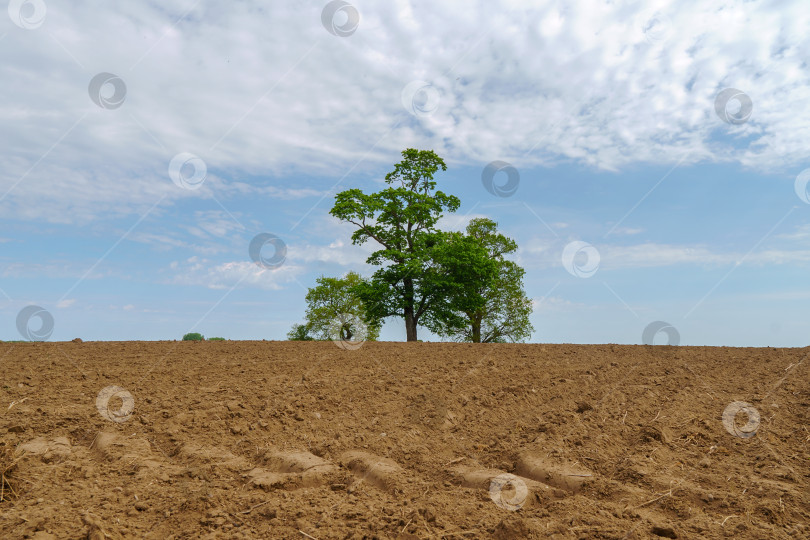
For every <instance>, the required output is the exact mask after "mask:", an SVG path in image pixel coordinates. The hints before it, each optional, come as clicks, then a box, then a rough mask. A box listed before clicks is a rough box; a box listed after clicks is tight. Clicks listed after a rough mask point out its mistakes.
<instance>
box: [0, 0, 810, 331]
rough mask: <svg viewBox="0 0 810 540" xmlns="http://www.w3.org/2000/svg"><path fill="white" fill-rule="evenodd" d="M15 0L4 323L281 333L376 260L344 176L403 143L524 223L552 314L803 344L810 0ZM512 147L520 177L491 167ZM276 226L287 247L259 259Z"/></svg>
mask: <svg viewBox="0 0 810 540" xmlns="http://www.w3.org/2000/svg"><path fill="white" fill-rule="evenodd" d="M324 12H325V13H327V17H326V18H324V17H323V14H324ZM329 14H333V16H332V17H329V16H328V15H329ZM0 19H2V20H0V55H2V62H0V69H1V70H2V71H3V72H2V74H1V75H2V80H3V81H4V82H3V85H2V86H0V93H1V94H0V95H1V97H2V107H0V115H2V116H3V122H2V123H1V124H0V142H2V147H0V148H2V149H0V156H2V163H3V167H2V170H0V320H3V321H5V322H4V323H3V324H2V325H0V339H3V340H10V339H20V336H19V332H18V329H17V326H16V319H17V316H18V314H19V312H20V311H21V310H22V309H23V308H25V307H26V306H29V305H32V304H33V305H38V306H41V307H42V308H44V309H45V310H47V311H48V312H49V313H50V314H51V315H52V317H53V320H54V327H53V333H52V335H51V337H50V339H51V340H66V339H72V338H74V337H81V338H83V339H85V340H126V339H149V340H151V339H177V338H179V337H181V336H182V335H183V334H184V333H186V332H188V331H192V330H193V331H199V332H201V333H203V334H205V335H206V336H223V337H227V338H232V339H283V338H284V336H285V334H286V332H287V331H288V330H289V328H290V326H291V325H292V324H293V323H295V322H298V321H300V320H301V319H302V317H303V313H304V308H305V305H304V294H305V293H306V288H307V287H310V286H312V285H313V284H314V281H315V279H316V278H317V277H318V276H319V275H322V274H324V275H341V274H343V273H345V272H347V271H349V270H357V271H359V272H360V273H361V274H364V275H369V274H370V273H371V272H372V271H373V267H371V266H369V265H367V264H365V259H366V257H367V256H368V254H369V253H370V252H371V251H372V250H373V249H374V246H373V244H371V243H369V244H367V245H364V246H353V245H351V242H350V239H349V237H350V235H351V232H352V227H351V226H350V225H347V224H343V223H340V222H338V221H336V220H335V219H333V218H331V217H330V216H329V215H328V211H329V209H330V208H331V206H332V202H333V197H334V194H335V193H337V192H338V191H340V190H342V189H348V188H350V187H356V188H360V189H363V190H365V191H367V192H370V191H375V190H378V189H380V188H382V187H383V186H384V183H383V182H382V178H383V177H384V175H385V174H386V173H387V172H388V171H390V170H391V168H392V166H393V164H394V163H396V162H397V161H399V159H400V155H399V153H400V151H401V150H402V149H404V148H407V147H415V148H422V149H433V150H435V151H436V152H437V153H439V154H440V155H441V156H442V157H444V158H445V160H446V161H447V163H448V167H449V168H448V171H447V172H446V173H441V174H439V175H438V176H437V182H438V186H439V189H442V190H443V191H445V192H448V193H452V194H455V195H457V196H459V197H460V199H461V201H462V206H461V208H460V210H459V211H458V212H457V213H456V214H455V215H449V216H446V217H445V219H444V220H443V221H442V227H443V228H447V229H461V228H463V227H464V226H465V225H466V223H467V221H468V220H469V219H471V218H472V217H482V216H485V217H489V218H491V219H493V220H495V221H497V222H498V223H499V226H500V229H501V230H502V232H504V233H505V234H507V235H508V236H510V237H512V238H514V239H515V240H517V242H518V245H519V246H520V249H519V252H518V253H517V255H516V260H517V261H518V262H519V263H520V264H521V265H522V266H523V267H524V268H525V269H526V278H525V287H526V292H527V294H528V296H530V297H531V298H532V299H533V301H534V304H535V309H534V313H533V315H532V322H533V324H534V327H535V333H534V334H533V336H532V341H534V342H572V343H605V342H609V343H641V341H642V333H643V331H644V328H645V327H647V325H649V324H650V323H653V322H655V321H665V322H667V323H669V324H670V325H671V326H672V327H674V328H675V329H677V332H678V334H679V336H680V343H681V344H687V345H739V346H743V345H745V346H765V345H770V346H804V345H807V343H808V336H810V317H808V315H810V309H808V307H807V306H808V300H810V288H808V287H807V275H808V267H809V266H810V264H809V263H810V204H808V202H807V201H808V200H809V199H808V195H807V189H806V181H805V180H804V179H805V178H806V176H803V175H802V172H803V171H805V170H806V169H808V168H810V156H808V151H807V144H806V141H807V140H808V136H809V135H810V123H808V110H807V105H806V104H807V103H810V86H808V70H807V65H806V59H807V58H808V55H809V54H810V40H808V38H807V37H806V35H805V31H804V30H805V28H807V26H808V24H810V20H809V19H810V14H808V13H806V10H804V8H803V4H802V3H801V2H793V3H791V2H731V1H728V2H719V3H711V5H709V4H707V3H705V2H704V3H701V2H678V3H674V2H673V3H668V2H657V3H644V2H642V3H621V2H618V3H615V2H614V3H601V2H585V1H568V2H538V3H535V4H533V5H528V4H526V3H524V2H517V1H513V2H450V1H448V2H443V3H441V5H440V6H437V5H434V3H430V2H404V1H401V2H384V3H383V2H380V3H374V2H353V3H347V2H344V3H338V4H335V3H326V2H310V1H300V2H285V1H282V2H274V3H272V5H268V4H267V3H259V2H247V1H246V2H239V3H236V4H235V5H224V4H223V5H217V4H216V3H213V2H206V1H199V2H194V1H167V2H160V3H157V2H139V3H137V4H136V5H117V4H115V5H114V4H110V3H108V2H81V1H80V2H71V3H69V4H66V3H57V2H53V1H48V0H44V1H36V2H30V1H29V2H20V1H12V2H10V3H9V16H8V17H5V18H0ZM325 21H326V22H325ZM329 21H332V23H333V24H334V25H331V24H328V23H329ZM105 73H106V74H109V75H100V74H105ZM99 75H100V76H99ZM93 80H95V81H97V82H96V84H95V85H93V84H92V83H91V81H93ZM105 83H106V84H105ZM115 85H118V86H117V87H116V86H115ZM727 88H733V89H738V92H731V94H736V95H737V98H733V99H730V100H728V102H727V103H725V106H722V104H721V107H720V110H719V112H718V110H717V107H716V102H717V100H718V96H721V97H722V95H725V94H721V93H722V92H723V90H725V89H727ZM746 100H750V104H751V107H750V110H747V109H745V105H746V103H747V101H746ZM741 107H742V109H741ZM735 115H736V116H735ZM721 117H722V118H721ZM737 118H738V119H737ZM178 155H183V156H185V157H182V158H178V159H179V161H178V160H176V161H175V162H176V163H183V162H186V161H188V160H189V159H190V156H196V158H195V160H193V161H191V162H190V163H189V164H187V165H186V166H185V167H184V168H182V169H180V171H181V172H180V176H178V175H177V174H176V172H172V173H170V163H172V160H173V159H174V158H175V157H176V156H178ZM496 160H499V161H503V162H506V163H509V164H511V165H512V166H513V167H514V168H515V169H516V170H517V171H518V173H519V184H518V187H517V190H516V191H515V193H514V194H512V195H510V196H505V197H501V196H498V195H497V194H493V193H490V192H489V191H487V189H485V187H484V184H483V182H482V172H483V171H484V168H485V167H486V166H487V165H488V164H489V163H491V162H493V161H496ZM201 164H202V165H201ZM195 165H196V168H195V167H194V166H195ZM173 171H175V170H174V169H173ZM194 172H197V173H199V174H198V176H197V177H196V178H197V179H198V180H201V183H200V185H195V186H189V182H191V180H190V177H191V175H192V173H194ZM172 174H174V178H173V177H172ZM805 174H810V173H805ZM506 180H507V177H506V173H504V172H500V173H498V174H496V176H495V184H496V187H497V186H502V185H504V184H505V182H506ZM189 187H195V188H196V189H189ZM495 191H496V193H497V190H495ZM260 233H272V234H274V235H276V236H277V237H279V238H280V239H282V241H283V242H284V243H285V244H286V246H287V253H286V259H285V260H284V262H283V264H281V266H278V267H277V268H275V269H266V268H261V267H260V266H258V265H256V264H254V263H253V262H252V261H251V259H250V257H249V254H248V246H249V244H250V242H251V239H252V238H254V237H255V236H256V235H258V234H260ZM572 242H581V243H585V244H572ZM569 245H572V246H573V247H574V248H576V247H578V246H579V247H582V246H586V245H587V246H592V247H586V249H585V250H584V252H583V250H582V249H579V251H578V252H577V250H575V249H574V251H571V252H570V254H573V255H571V256H569V257H568V259H567V260H564V259H565V257H566V255H565V253H567V252H566V249H565V248H566V246H569ZM572 249H573V248H572ZM270 253H272V250H271V251H270ZM577 253H578V254H577ZM588 254H590V258H588ZM597 263H598V264H597ZM569 270H570V271H569ZM576 274H579V275H576ZM583 274H590V275H589V277H582V275H583ZM32 324H34V326H36V321H33V322H32ZM422 332H424V335H421V336H420V337H424V338H426V339H436V338H432V337H431V336H429V335H427V333H426V332H425V331H424V330H423V331H422ZM666 337H667V336H666V335H665V334H664V333H659V334H658V335H657V337H656V343H661V342H665V341H666ZM382 339H388V340H404V326H403V325H402V324H401V322H399V321H396V320H391V321H388V322H387V323H386V325H385V327H384V329H383V333H382Z"/></svg>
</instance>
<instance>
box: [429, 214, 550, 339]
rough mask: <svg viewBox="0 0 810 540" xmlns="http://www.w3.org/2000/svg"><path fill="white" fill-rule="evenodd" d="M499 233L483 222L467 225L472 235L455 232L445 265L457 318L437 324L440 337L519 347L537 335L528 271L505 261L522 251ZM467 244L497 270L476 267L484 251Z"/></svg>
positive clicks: (494, 225) (442, 261)
mask: <svg viewBox="0 0 810 540" xmlns="http://www.w3.org/2000/svg"><path fill="white" fill-rule="evenodd" d="M497 228H498V224H497V223H495V222H494V221H492V220H490V219H486V218H477V219H473V220H472V221H470V223H469V225H467V231H466V235H462V234H461V233H449V236H450V238H451V242H450V246H453V247H451V248H450V249H449V250H448V255H445V256H443V257H442V258H441V259H440V263H441V264H442V266H443V267H444V268H445V271H446V274H447V279H448V281H449V282H450V283H452V284H454V288H452V289H448V291H449V295H450V296H449V298H448V304H449V308H450V309H452V310H454V311H455V312H456V313H457V316H456V317H454V318H446V319H445V320H437V321H435V322H436V324H435V325H434V327H433V330H434V331H435V332H436V333H437V334H439V335H442V336H446V337H451V338H454V339H457V340H460V341H472V342H474V343H497V342H505V341H512V342H517V341H525V340H526V339H528V338H529V337H530V336H531V333H532V331H533V330H534V328H533V327H532V324H531V322H529V315H531V312H532V302H531V300H530V299H529V298H527V297H526V293H525V291H524V290H523V275H524V274H525V270H523V268H521V267H520V266H518V265H517V264H516V263H515V262H513V261H509V260H506V259H505V258H504V256H505V255H508V254H510V253H514V252H515V251H516V250H517V243H516V242H515V241H514V240H512V239H511V238H507V237H506V236H504V235H502V234H499V233H498V232H497ZM465 243H467V244H472V245H474V246H478V247H479V248H480V249H481V250H483V251H484V255H483V256H484V257H485V258H486V260H488V261H489V262H490V263H491V266H488V265H486V264H483V263H480V262H479V263H476V262H475V260H476V257H480V256H481V254H480V252H476V251H475V250H474V249H473V248H471V247H470V246H468V245H465ZM459 254H466V256H459ZM465 257H466V258H465ZM471 265H476V267H475V268H474V269H473V268H470V266H471ZM493 267H494V271H493ZM459 318H461V319H463V321H464V322H463V323H462V324H459Z"/></svg>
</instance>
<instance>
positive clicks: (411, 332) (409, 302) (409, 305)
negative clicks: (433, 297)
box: [404, 278, 417, 341]
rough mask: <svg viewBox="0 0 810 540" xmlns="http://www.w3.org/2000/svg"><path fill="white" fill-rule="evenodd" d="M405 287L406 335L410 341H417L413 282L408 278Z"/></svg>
mask: <svg viewBox="0 0 810 540" xmlns="http://www.w3.org/2000/svg"><path fill="white" fill-rule="evenodd" d="M404 285H405V335H406V336H407V340H408V341H417V338H416V318H415V317H414V313H413V280H412V279H410V278H406V279H405V280H404Z"/></svg>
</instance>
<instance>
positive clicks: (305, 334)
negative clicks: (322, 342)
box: [287, 324, 315, 341]
mask: <svg viewBox="0 0 810 540" xmlns="http://www.w3.org/2000/svg"><path fill="white" fill-rule="evenodd" d="M287 339H288V340H290V341H314V340H315V338H314V337H312V336H310V335H309V327H308V326H307V325H306V324H294V325H293V327H292V330H290V331H289V332H287Z"/></svg>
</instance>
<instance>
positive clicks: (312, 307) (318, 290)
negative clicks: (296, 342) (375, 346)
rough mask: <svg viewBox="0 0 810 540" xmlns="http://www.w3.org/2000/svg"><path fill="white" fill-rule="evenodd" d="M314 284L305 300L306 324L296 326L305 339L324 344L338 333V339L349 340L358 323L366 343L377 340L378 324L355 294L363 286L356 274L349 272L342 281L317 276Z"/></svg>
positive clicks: (354, 332)
mask: <svg viewBox="0 0 810 540" xmlns="http://www.w3.org/2000/svg"><path fill="white" fill-rule="evenodd" d="M316 282H317V283H318V285H317V286H316V287H313V288H311V289H309V291H308V292H307V296H306V301H307V312H306V315H305V319H306V324H305V325H298V326H299V327H300V326H304V327H305V330H306V332H305V333H304V335H305V336H307V335H311V336H312V337H313V338H314V339H319V340H327V339H330V338H331V337H332V336H331V333H332V332H335V331H338V332H339V333H340V335H339V339H344V340H351V339H352V336H356V334H357V332H358V328H356V326H357V323H356V321H359V322H360V323H362V324H364V325H365V326H366V332H365V340H366V341H376V340H377V338H378V337H380V329H381V327H382V320H381V319H380V318H378V317H374V316H373V315H371V314H369V312H368V310H367V309H366V306H365V304H364V303H363V301H362V300H361V299H360V297H359V296H358V295H357V293H356V291H355V289H356V288H357V287H358V286H360V285H362V284H363V283H364V280H363V278H362V277H360V274H358V273H357V272H349V273H348V274H346V275H345V276H344V277H342V278H334V277H324V276H321V277H319V278H318V279H317V280H316ZM295 330H296V329H295V328H293V331H295ZM298 332H301V329H300V328H299V329H298ZM288 337H289V334H288Z"/></svg>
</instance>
